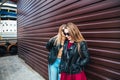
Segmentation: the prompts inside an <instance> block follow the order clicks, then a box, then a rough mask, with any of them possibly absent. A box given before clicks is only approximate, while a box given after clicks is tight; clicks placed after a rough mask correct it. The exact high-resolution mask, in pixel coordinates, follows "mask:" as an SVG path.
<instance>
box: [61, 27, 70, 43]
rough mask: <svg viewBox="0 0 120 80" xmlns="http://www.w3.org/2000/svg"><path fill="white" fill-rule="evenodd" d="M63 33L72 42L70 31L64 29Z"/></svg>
mask: <svg viewBox="0 0 120 80" xmlns="http://www.w3.org/2000/svg"><path fill="white" fill-rule="evenodd" d="M63 33H64V35H65V37H66V38H67V39H68V40H70V41H71V40H72V37H71V36H70V33H69V31H68V29H64V31H63Z"/></svg>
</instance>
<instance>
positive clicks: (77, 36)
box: [67, 22, 85, 51]
mask: <svg viewBox="0 0 120 80" xmlns="http://www.w3.org/2000/svg"><path fill="white" fill-rule="evenodd" d="M67 29H68V31H69V34H70V36H71V37H72V39H73V40H74V41H75V42H77V45H78V51H80V42H81V41H85V39H84V37H83V36H82V34H81V32H80V30H79V29H78V27H77V25H75V24H74V23H72V22H69V23H67Z"/></svg>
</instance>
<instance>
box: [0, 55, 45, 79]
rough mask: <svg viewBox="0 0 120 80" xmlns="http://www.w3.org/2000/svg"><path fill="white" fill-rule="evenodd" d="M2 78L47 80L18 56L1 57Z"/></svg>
mask: <svg viewBox="0 0 120 80" xmlns="http://www.w3.org/2000/svg"><path fill="white" fill-rule="evenodd" d="M0 80H45V79H44V78H43V77H41V76H40V75H39V74H38V73H37V72H35V71H34V70H33V69H32V68H30V67H29V66H28V65H27V64H25V63H24V61H23V60H22V59H20V58H19V57H18V56H7V57H2V58H1V57H0Z"/></svg>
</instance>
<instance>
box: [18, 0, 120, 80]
mask: <svg viewBox="0 0 120 80" xmlns="http://www.w3.org/2000/svg"><path fill="white" fill-rule="evenodd" d="M66 22H74V23H75V24H77V25H78V27H79V29H80V31H81V32H82V34H83V36H84V37H85V39H86V41H87V43H88V47H89V52H90V55H91V61H90V64H89V65H88V66H87V69H86V74H87V77H88V79H89V80H119V79H120V36H119V35H120V0H19V2H18V53H19V56H20V57H21V58H23V59H24V60H25V62H26V63H28V64H29V65H30V66H31V67H32V68H33V69H35V70H36V71H38V72H39V73H40V74H41V75H42V76H43V77H45V78H46V79H48V75H47V74H48V73H47V65H48V62H47V55H48V51H47V50H46V48H45V45H46V42H47V41H48V40H49V39H50V38H51V37H52V36H54V35H56V34H57V31H58V28H59V26H60V25H61V24H63V23H66Z"/></svg>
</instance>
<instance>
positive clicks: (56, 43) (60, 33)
mask: <svg viewBox="0 0 120 80" xmlns="http://www.w3.org/2000/svg"><path fill="white" fill-rule="evenodd" d="M65 27H66V24H62V25H61V26H60V27H59V30H58V34H57V35H56V36H57V38H56V40H55V42H54V45H60V44H61V43H62V38H64V40H65V36H63V35H62V32H63V29H64V28H65Z"/></svg>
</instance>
